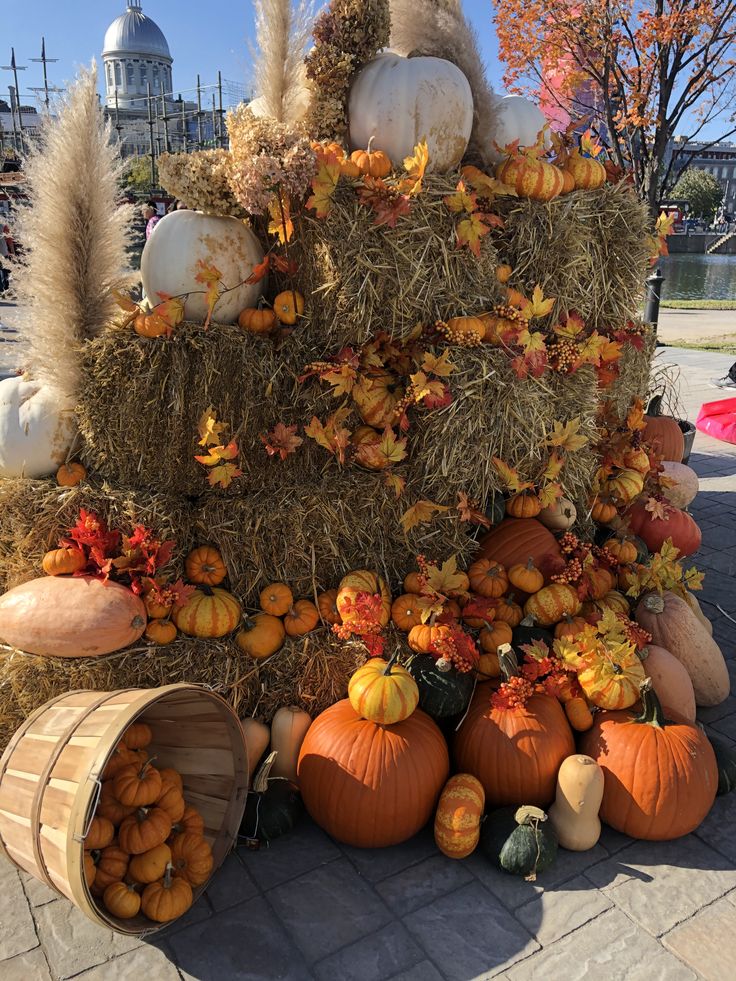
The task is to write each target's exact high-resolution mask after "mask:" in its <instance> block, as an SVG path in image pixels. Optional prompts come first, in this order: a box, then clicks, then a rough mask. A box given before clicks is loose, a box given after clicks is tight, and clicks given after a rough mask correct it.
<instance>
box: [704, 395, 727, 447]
mask: <svg viewBox="0 0 736 981" xmlns="http://www.w3.org/2000/svg"><path fill="white" fill-rule="evenodd" d="M695 427H696V428H697V429H699V430H700V431H701V433H707V434H708V435H709V436H714V437H715V438H716V439H722V440H723V441H724V442H725V443H736V399H721V400H720V402H704V403H703V404H702V405H701V406H700V412H699V413H698V418H697V420H696V422H695Z"/></svg>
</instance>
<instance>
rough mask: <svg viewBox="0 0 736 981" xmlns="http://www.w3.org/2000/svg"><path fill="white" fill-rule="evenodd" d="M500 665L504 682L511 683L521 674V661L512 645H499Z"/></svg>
mask: <svg viewBox="0 0 736 981" xmlns="http://www.w3.org/2000/svg"><path fill="white" fill-rule="evenodd" d="M498 664H499V667H500V668H501V674H502V675H503V680H504V681H509V680H510V679H511V678H514V677H516V675H518V673H519V661H518V658H517V657H516V653H515V652H514V650H513V648H512V647H511V644H499V647H498Z"/></svg>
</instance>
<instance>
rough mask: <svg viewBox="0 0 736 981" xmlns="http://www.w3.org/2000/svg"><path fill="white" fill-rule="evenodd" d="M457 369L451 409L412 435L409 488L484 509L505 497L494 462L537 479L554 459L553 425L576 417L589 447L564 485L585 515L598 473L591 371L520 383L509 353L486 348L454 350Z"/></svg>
mask: <svg viewBox="0 0 736 981" xmlns="http://www.w3.org/2000/svg"><path fill="white" fill-rule="evenodd" d="M452 361H453V363H454V364H455V365H456V366H457V370H456V371H455V372H454V373H453V375H452V377H451V380H450V384H451V387H452V390H453V396H454V397H453V401H452V402H451V403H450V405H449V406H447V408H445V409H442V410H441V411H439V412H430V413H426V414H424V415H422V416H421V417H420V418H419V420H418V422H417V424H416V427H415V429H414V430H413V435H412V440H413V444H412V454H411V458H412V464H411V467H412V475H411V483H412V487H415V486H419V487H420V488H421V492H422V496H425V497H429V498H431V499H432V500H436V501H438V502H440V503H444V504H454V503H455V502H456V499H457V492H458V491H465V492H466V493H468V494H469V495H470V496H471V497H473V498H475V500H477V501H480V502H481V504H483V503H484V502H485V501H486V500H488V499H489V498H490V497H492V496H493V495H494V494H497V493H499V492H501V491H502V484H501V482H500V480H499V478H498V474H497V473H496V471H495V469H494V468H493V465H492V462H491V457H493V456H498V457H500V458H501V459H502V460H504V461H505V462H506V463H508V464H510V465H511V466H513V467H516V468H517V469H518V470H519V472H520V474H521V476H522V477H523V478H524V479H534V477H536V476H537V475H538V474H539V473H540V471H541V470H542V469H543V467H544V465H545V463H546V460H547V458H548V456H549V452H550V448H549V447H545V446H544V445H543V444H544V441H545V439H546V438H547V436H548V435H549V434H550V432H551V431H552V428H553V423H554V422H555V421H556V420H557V421H560V422H568V421H569V420H570V419H573V418H575V417H579V418H580V420H581V425H580V433H581V434H582V435H585V436H587V437H588V439H589V443H588V444H587V445H586V446H584V447H583V448H582V449H580V450H577V451H576V452H575V453H572V454H570V456H569V458H568V460H567V463H566V464H565V467H564V468H563V471H562V474H561V477H560V482H561V484H562V486H563V489H564V492H565V495H566V496H567V497H570V498H571V499H572V500H573V501H575V503H576V505H578V506H579V507H580V508H581V510H583V505H586V502H587V499H588V495H589V490H590V486H591V483H592V480H593V476H594V474H595V471H596V469H597V466H598V463H597V459H596V455H595V453H594V452H593V449H592V446H593V445H594V444H595V442H596V438H597V430H596V422H595V416H596V412H597V409H598V401H599V394H598V389H597V386H596V379H595V373H594V371H593V369H592V368H590V367H584V368H582V369H580V370H579V371H577V372H575V373H574V374H572V375H560V374H558V373H556V372H545V374H544V375H543V376H542V377H541V378H527V379H524V380H521V379H519V378H517V377H516V375H515V374H514V373H513V372H512V371H511V368H510V359H509V356H508V354H507V353H506V352H504V351H502V350H500V349H498V348H493V347H486V346H484V347H480V348H471V349H469V350H468V349H466V350H463V349H460V348H455V349H453V352H452ZM586 507H587V505H586Z"/></svg>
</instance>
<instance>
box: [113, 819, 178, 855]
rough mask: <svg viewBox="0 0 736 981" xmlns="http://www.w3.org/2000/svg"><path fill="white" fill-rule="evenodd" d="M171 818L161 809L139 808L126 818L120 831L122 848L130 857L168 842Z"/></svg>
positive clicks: (119, 836)
mask: <svg viewBox="0 0 736 981" xmlns="http://www.w3.org/2000/svg"><path fill="white" fill-rule="evenodd" d="M170 833H171V818H170V817H169V815H168V814H167V813H166V811H164V810H163V809H162V808H160V807H139V808H137V809H136V811H135V813H134V814H131V815H130V817H127V818H125V820H124V821H123V823H122V824H121V825H120V829H119V830H118V840H119V841H120V847H121V848H122V849H124V851H126V852H128V854H129V855H141V854H142V853H143V852H147V851H150V850H151V848H155V847H156V845H160V844H161V843H162V842H164V841H166V839H167V838H168V837H169V834H170Z"/></svg>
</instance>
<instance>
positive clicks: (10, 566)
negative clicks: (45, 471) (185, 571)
mask: <svg viewBox="0 0 736 981" xmlns="http://www.w3.org/2000/svg"><path fill="white" fill-rule="evenodd" d="M80 508H84V509H85V510H88V511H94V512H96V513H97V514H98V515H99V516H100V517H102V518H104V519H105V521H106V522H107V523H108V526H109V527H111V528H119V529H120V530H121V531H122V532H124V533H126V534H128V533H130V532H131V531H132V530H133V527H134V525H136V524H143V525H146V527H148V528H151V529H153V530H154V531H155V533H156V534H157V535H158V536H159V537H160V538H161V539H162V540H168V539H173V540H174V541H175V542H176V544H177V548H176V552H175V554H174V569H175V570H176V571H177V574H178V572H179V571H181V568H182V559H183V557H184V555H186V552H187V550H188V549H189V548H190V547H191V545H192V517H191V512H190V507H189V504H188V502H187V501H186V500H184V499H182V498H178V497H174V496H172V495H168V494H159V493H153V492H145V491H134V490H126V489H122V488H112V487H109V486H108V485H106V484H97V483H92V482H85V483H83V484H79V485H78V486H77V487H59V486H57V484H56V483H55V482H53V481H50V480H25V479H17V480H0V591H4V590H6V589H12V587H13V586H18V585H20V584H21V583H23V582H27V581H28V580H29V579H33V578H35V577H36V576H39V575H42V572H41V560H42V559H43V555H44V552H46V551H47V550H48V549H50V548H55V547H56V544H57V542H58V540H59V538H60V536H61V535H63V534H64V532H65V531H66V530H67V529H68V528H69V527H71V525H73V524H74V523H75V522H76V520H77V516H78V514H79V510H80Z"/></svg>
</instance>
